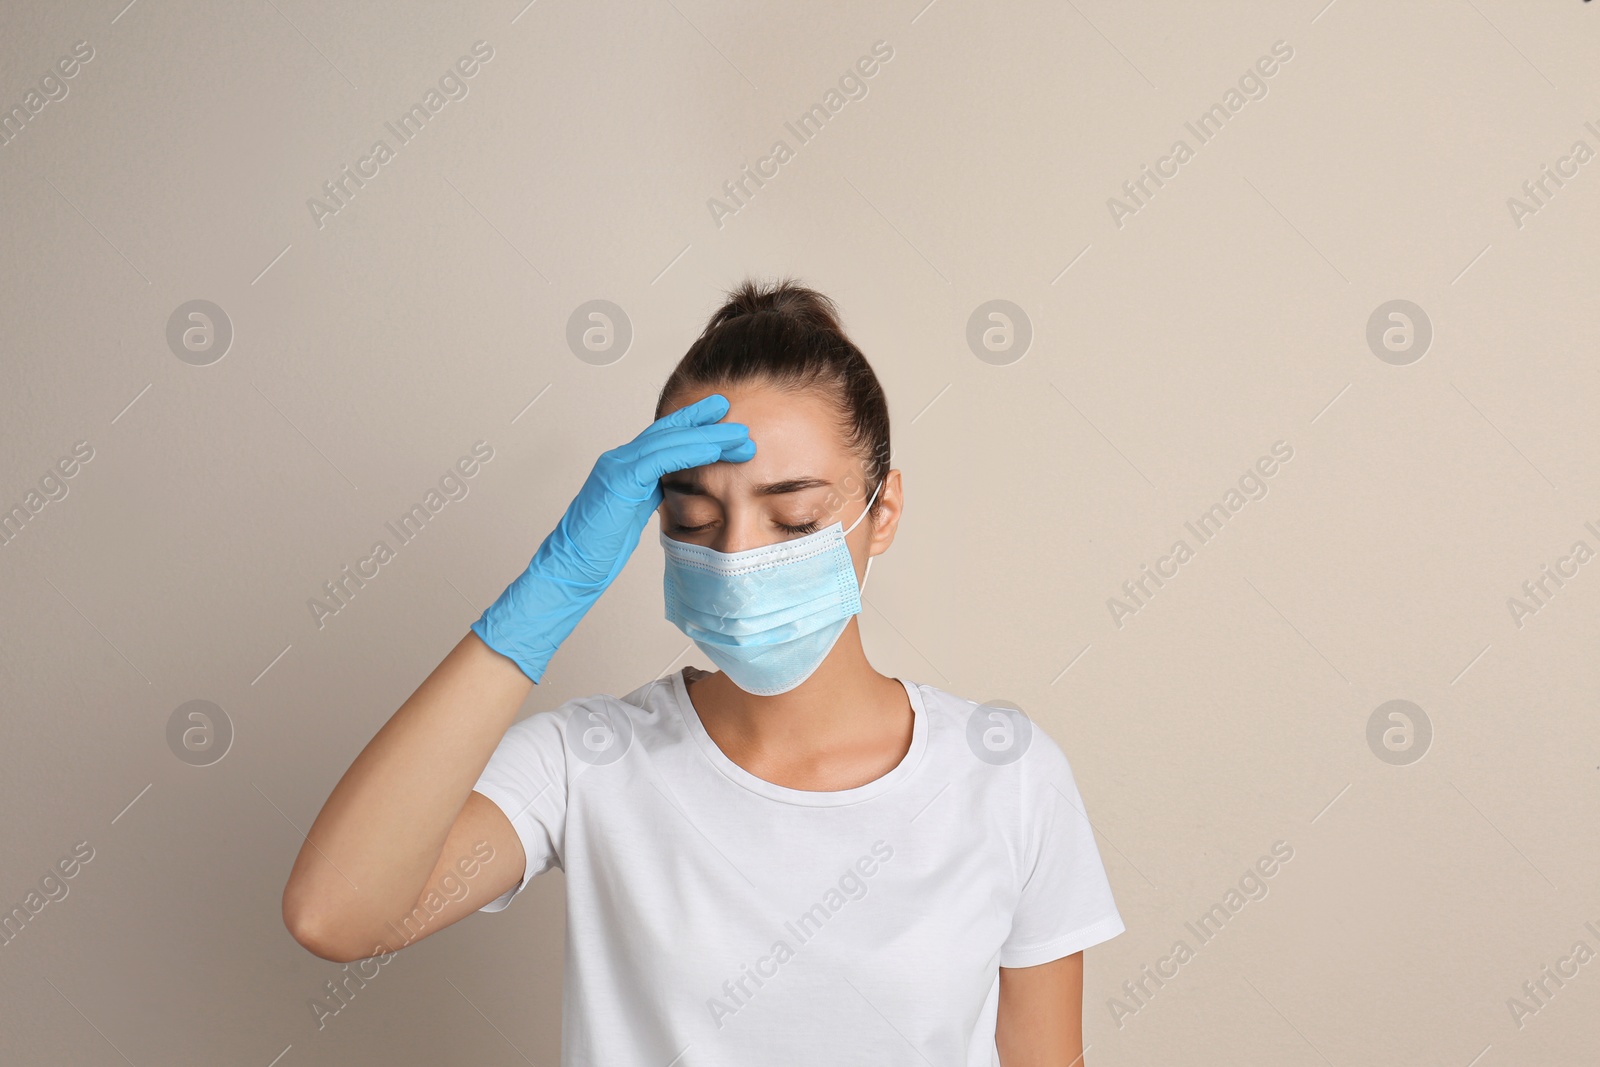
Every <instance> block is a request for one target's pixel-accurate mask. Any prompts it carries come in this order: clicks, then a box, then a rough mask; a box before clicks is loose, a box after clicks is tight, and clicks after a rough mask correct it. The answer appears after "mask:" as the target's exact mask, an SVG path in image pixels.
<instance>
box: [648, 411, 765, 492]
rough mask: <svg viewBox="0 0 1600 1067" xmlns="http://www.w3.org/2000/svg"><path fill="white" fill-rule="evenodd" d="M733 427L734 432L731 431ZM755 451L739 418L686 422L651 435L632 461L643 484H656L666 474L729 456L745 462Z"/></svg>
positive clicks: (753, 444)
mask: <svg viewBox="0 0 1600 1067" xmlns="http://www.w3.org/2000/svg"><path fill="white" fill-rule="evenodd" d="M729 431H732V432H729ZM755 454H756V443H755V442H754V441H752V440H750V434H749V430H748V429H747V428H746V427H745V426H743V425H741V424H740V423H736V422H729V423H716V424H714V425H711V426H684V427H679V428H678V429H674V430H667V431H664V432H662V433H660V434H656V435H654V436H652V438H651V439H650V441H649V442H648V445H647V446H646V447H645V448H643V449H642V450H641V452H640V453H639V454H638V455H637V456H636V457H634V458H633V462H632V463H631V464H630V465H629V466H630V467H631V469H632V470H633V472H634V474H635V476H636V477H637V478H638V479H639V482H640V488H643V487H644V486H645V485H647V484H648V485H654V484H655V482H656V481H657V480H658V479H659V478H660V477H661V476H662V475H664V474H671V473H672V472H673V471H681V470H686V469H688V468H689V467H703V466H706V465H707V464H711V463H718V462H721V461H723V460H726V461H728V462H730V463H743V462H745V461H746V460H748V459H750V458H751V457H753V456H754V455H755Z"/></svg>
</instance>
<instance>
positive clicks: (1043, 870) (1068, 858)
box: [1000, 723, 1125, 967]
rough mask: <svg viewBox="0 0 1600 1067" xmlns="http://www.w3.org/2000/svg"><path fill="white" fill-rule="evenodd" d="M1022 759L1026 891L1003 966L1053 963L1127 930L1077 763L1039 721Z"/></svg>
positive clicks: (1004, 948)
mask: <svg viewBox="0 0 1600 1067" xmlns="http://www.w3.org/2000/svg"><path fill="white" fill-rule="evenodd" d="M1019 764H1020V770H1021V779H1020V785H1021V802H1022V812H1021V826H1022V848H1021V849H1020V858H1021V862H1022V867H1021V870H1020V872H1019V877H1020V879H1021V881H1022V892H1021V896H1020V898H1019V900H1018V902H1017V907H1016V911H1015V913H1014V914H1013V916H1012V921H1011V933H1010V935H1009V936H1007V938H1006V940H1005V942H1004V943H1003V944H1002V945H1001V946H1000V966H1002V967H1035V966H1038V965H1039V964H1041V963H1049V962H1050V961H1051V960H1057V959H1060V958H1061V957H1063V956H1070V955H1072V954H1073V953H1074V952H1078V951H1080V950H1082V949H1085V948H1088V947H1089V946H1091V945H1098V944H1099V943H1100V942H1102V941H1107V940H1110V939H1111V938H1113V937H1115V936H1117V935H1118V934H1120V933H1122V931H1123V930H1124V929H1125V927H1124V926H1123V923H1122V916H1121V915H1120V914H1118V912H1117V905H1116V901H1115V900H1113V899H1112V896H1111V883H1110V882H1109V881H1108V880H1107V878H1106V870H1105V866H1104V865H1103V864H1102V863H1101V861H1100V850H1099V848H1098V847H1096V845H1095V839H1094V829H1093V828H1092V827H1091V826H1090V825H1089V816H1088V812H1087V809H1086V808H1085V807H1084V805H1083V798H1082V797H1081V796H1079V795H1078V785H1077V782H1076V780H1075V779H1074V778H1073V775H1072V767H1071V765H1070V764H1069V763H1068V762H1067V757H1066V755H1065V754H1064V753H1063V752H1062V751H1061V747H1060V746H1059V745H1057V744H1056V742H1055V739H1054V738H1052V737H1050V736H1049V735H1048V734H1046V733H1045V732H1044V731H1043V730H1041V729H1040V728H1039V726H1038V724H1037V723H1035V724H1034V727H1033V738H1032V742H1031V744H1030V745H1029V746H1028V751H1027V752H1026V753H1024V755H1023V757H1022V759H1021V760H1020V761H1019Z"/></svg>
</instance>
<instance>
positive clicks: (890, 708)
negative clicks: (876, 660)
mask: <svg viewBox="0 0 1600 1067" xmlns="http://www.w3.org/2000/svg"><path fill="white" fill-rule="evenodd" d="M691 696H692V699H693V701H694V705H695V708H696V710H697V711H698V712H699V713H700V718H701V721H702V722H703V723H704V724H705V726H706V728H707V730H708V731H710V732H712V733H713V734H719V733H720V734H722V735H723V736H724V737H726V738H727V739H728V740H729V741H730V742H731V743H732V744H733V745H734V746H735V747H737V748H739V749H741V750H744V751H746V752H751V753H765V752H782V753H786V754H788V755H791V756H792V755H795V754H802V753H813V752H823V751H826V750H828V749H832V748H836V747H839V746H840V745H841V744H842V745H849V744H851V743H852V742H855V741H857V740H859V739H860V738H862V737H865V736H871V735H874V734H877V733H880V732H881V731H882V730H883V728H884V720H885V718H886V717H892V716H897V715H898V713H899V711H900V710H901V709H904V708H905V707H906V706H907V699H906V696H905V691H904V688H903V687H902V686H901V684H900V683H899V682H898V681H897V680H895V679H894V678H891V677H889V676H887V675H884V674H880V673H878V671H877V670H875V669H874V668H873V666H872V664H871V663H869V662H868V661H867V657H866V653H865V651H864V650H863V649H862V647H861V632H860V630H859V628H858V627H857V625H856V620H855V619H854V618H852V619H851V620H850V623H849V625H847V626H846V627H845V629H844V632H843V633H841V634H840V635H839V640H838V641H836V642H835V643H834V646H833V649H832V650H831V651H830V652H829V653H828V658H827V659H825V660H823V661H822V663H821V665H820V666H818V667H817V669H816V670H815V671H814V672H812V674H811V677H809V678H807V679H806V680H805V681H804V682H801V683H800V684H799V685H797V686H795V687H794V688H793V689H791V690H789V691H788V692H787V693H779V694H777V695H776V696H756V695H754V694H751V693H746V692H745V691H744V690H742V689H740V688H739V687H738V686H736V685H734V684H733V682H732V680H731V679H729V678H728V676H727V675H725V674H721V673H718V674H712V675H708V676H706V677H703V678H701V679H700V680H699V681H697V682H695V683H694V685H693V690H692V693H691Z"/></svg>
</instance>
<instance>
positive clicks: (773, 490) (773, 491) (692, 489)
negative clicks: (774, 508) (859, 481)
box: [661, 474, 833, 496]
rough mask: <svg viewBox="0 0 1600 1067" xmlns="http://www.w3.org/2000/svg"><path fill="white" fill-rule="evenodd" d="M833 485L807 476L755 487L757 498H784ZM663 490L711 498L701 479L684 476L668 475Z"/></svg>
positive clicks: (664, 477)
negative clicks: (787, 494)
mask: <svg viewBox="0 0 1600 1067" xmlns="http://www.w3.org/2000/svg"><path fill="white" fill-rule="evenodd" d="M832 484H833V483H832V482H830V481H828V480H827V479H826V478H817V477H812V476H809V475H808V476H806V477H803V478H785V479H784V480H783V481H781V482H767V483H765V484H763V485H757V486H754V487H753V489H754V492H755V495H756V496H783V495H784V494H786V493H799V492H803V491H805V490H807V489H819V488H822V487H824V486H829V485H832ZM661 488H662V489H665V490H667V491H669V492H673V493H679V494H682V495H683V496H710V495H711V494H709V493H707V492H706V490H705V487H704V486H702V485H701V484H700V481H699V479H697V478H692V477H684V476H682V475H673V474H668V475H665V476H663V477H662V479H661Z"/></svg>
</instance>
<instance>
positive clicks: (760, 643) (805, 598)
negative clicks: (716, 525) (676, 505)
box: [661, 481, 883, 696]
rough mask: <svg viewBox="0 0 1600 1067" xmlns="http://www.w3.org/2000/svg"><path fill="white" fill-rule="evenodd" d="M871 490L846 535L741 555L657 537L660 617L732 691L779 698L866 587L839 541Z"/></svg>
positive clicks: (826, 533)
mask: <svg viewBox="0 0 1600 1067" xmlns="http://www.w3.org/2000/svg"><path fill="white" fill-rule="evenodd" d="M882 488H883V482H882V481H880V482H879V483H878V489H882ZM878 489H874V490H873V491H872V496H870V497H868V498H867V504H866V507H865V508H864V509H862V512H861V514H860V515H859V516H857V518H856V521H855V522H852V523H851V524H850V527H849V529H845V528H844V526H843V524H842V523H839V522H835V523H834V524H833V525H831V526H828V527H825V528H824V529H821V530H817V531H816V532H814V533H809V534H807V535H806V536H804V537H797V538H794V539H793V540H790V541H779V542H778V543H777V544H775V545H762V546H761V547H760V548H752V549H748V550H746V551H744V552H718V551H717V550H716V549H714V548H705V547H703V546H701V545H691V544H685V543H684V542H682V541H674V540H673V539H672V538H670V537H668V536H667V534H666V531H665V530H663V531H662V532H661V547H662V549H663V550H664V551H665V553H666V559H667V565H666V573H665V575H664V577H663V582H662V584H663V586H664V588H665V590H666V598H667V620H668V621H669V622H671V623H673V624H674V625H676V626H677V627H678V629H680V630H682V631H683V632H684V633H685V634H687V635H688V636H689V637H690V639H691V640H693V641H694V643H695V644H697V645H699V646H700V650H701V651H702V652H704V653H705V654H706V655H707V656H708V657H710V659H711V662H712V663H715V664H716V665H717V667H718V668H719V669H720V670H721V671H722V672H723V673H724V674H726V675H727V676H728V677H729V678H731V679H732V680H733V683H734V684H735V685H737V686H738V687H739V688H740V689H743V690H744V691H745V692H747V693H753V694H755V695H756V696H776V695H777V694H779V693H787V692H788V691H789V690H791V689H793V688H794V687H795V686H797V685H799V684H800V683H801V682H803V681H805V680H806V679H807V678H809V677H811V675H812V673H813V672H814V671H816V669H817V668H818V667H819V666H821V664H822V661H823V660H824V659H827V657H828V653H829V652H830V651H832V649H833V646H834V642H836V641H838V640H839V635H840V634H842V633H844V628H845V626H846V625H847V624H848V623H849V621H850V616H852V615H855V614H857V613H858V612H859V611H860V610H861V590H863V589H865V588H866V586H867V580H866V576H865V575H863V577H862V579H861V585H860V586H859V587H857V585H856V568H855V564H854V563H853V562H852V561H851V559H850V549H849V547H848V546H847V545H846V544H845V540H844V538H845V534H847V533H849V532H850V530H854V529H855V528H856V526H857V524H859V523H860V522H861V520H862V519H863V518H865V517H866V514H867V512H868V511H870V510H871V508H872V502H873V501H874V500H876V499H877V496H878ZM871 573H872V558H871V557H870V556H869V557H868V558H867V570H866V574H868V575H870V574H871Z"/></svg>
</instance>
